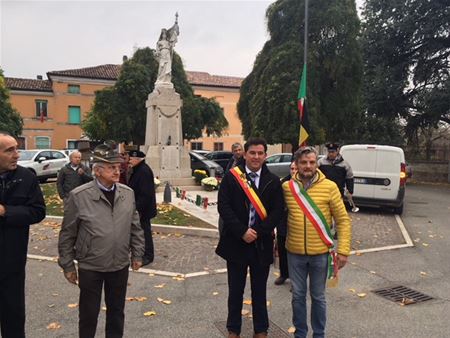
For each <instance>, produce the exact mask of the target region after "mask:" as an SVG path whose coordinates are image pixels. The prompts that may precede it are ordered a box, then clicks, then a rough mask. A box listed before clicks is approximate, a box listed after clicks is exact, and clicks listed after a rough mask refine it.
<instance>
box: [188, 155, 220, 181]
mask: <svg viewBox="0 0 450 338" xmlns="http://www.w3.org/2000/svg"><path fill="white" fill-rule="evenodd" d="M189 156H190V157H191V169H192V173H194V170H197V169H202V170H205V171H206V173H207V174H208V176H210V177H219V178H222V177H223V173H224V170H223V168H222V167H221V166H220V165H219V164H217V163H216V162H214V161H211V160H208V159H207V158H206V157H204V156H203V155H200V154H198V153H197V152H195V151H190V152H189Z"/></svg>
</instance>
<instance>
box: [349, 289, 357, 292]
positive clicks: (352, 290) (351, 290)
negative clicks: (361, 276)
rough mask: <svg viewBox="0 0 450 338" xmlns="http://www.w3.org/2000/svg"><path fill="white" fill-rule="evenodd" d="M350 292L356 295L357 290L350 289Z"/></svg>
mask: <svg viewBox="0 0 450 338" xmlns="http://www.w3.org/2000/svg"><path fill="white" fill-rule="evenodd" d="M348 291H350V292H352V293H356V290H355V289H348Z"/></svg>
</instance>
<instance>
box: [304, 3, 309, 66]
mask: <svg viewBox="0 0 450 338" xmlns="http://www.w3.org/2000/svg"><path fill="white" fill-rule="evenodd" d="M304 40H305V41H304V49H303V62H304V64H305V65H307V63H308V0H305V37H304Z"/></svg>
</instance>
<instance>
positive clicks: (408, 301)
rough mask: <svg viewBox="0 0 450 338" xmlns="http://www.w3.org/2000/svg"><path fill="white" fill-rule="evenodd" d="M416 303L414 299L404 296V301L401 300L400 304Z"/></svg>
mask: <svg viewBox="0 0 450 338" xmlns="http://www.w3.org/2000/svg"><path fill="white" fill-rule="evenodd" d="M414 303H415V301H414V300H412V299H411V298H406V297H405V298H403V299H402V301H401V302H400V305H401V306H404V305H408V304H414Z"/></svg>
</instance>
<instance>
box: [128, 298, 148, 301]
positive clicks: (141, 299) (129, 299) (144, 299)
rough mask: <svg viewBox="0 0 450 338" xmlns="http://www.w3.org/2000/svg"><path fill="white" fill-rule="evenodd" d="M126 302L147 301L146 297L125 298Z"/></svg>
mask: <svg viewBox="0 0 450 338" xmlns="http://www.w3.org/2000/svg"><path fill="white" fill-rule="evenodd" d="M125 299H126V300H127V301H128V302H133V301H136V302H143V301H146V300H147V297H127V298H125Z"/></svg>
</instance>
